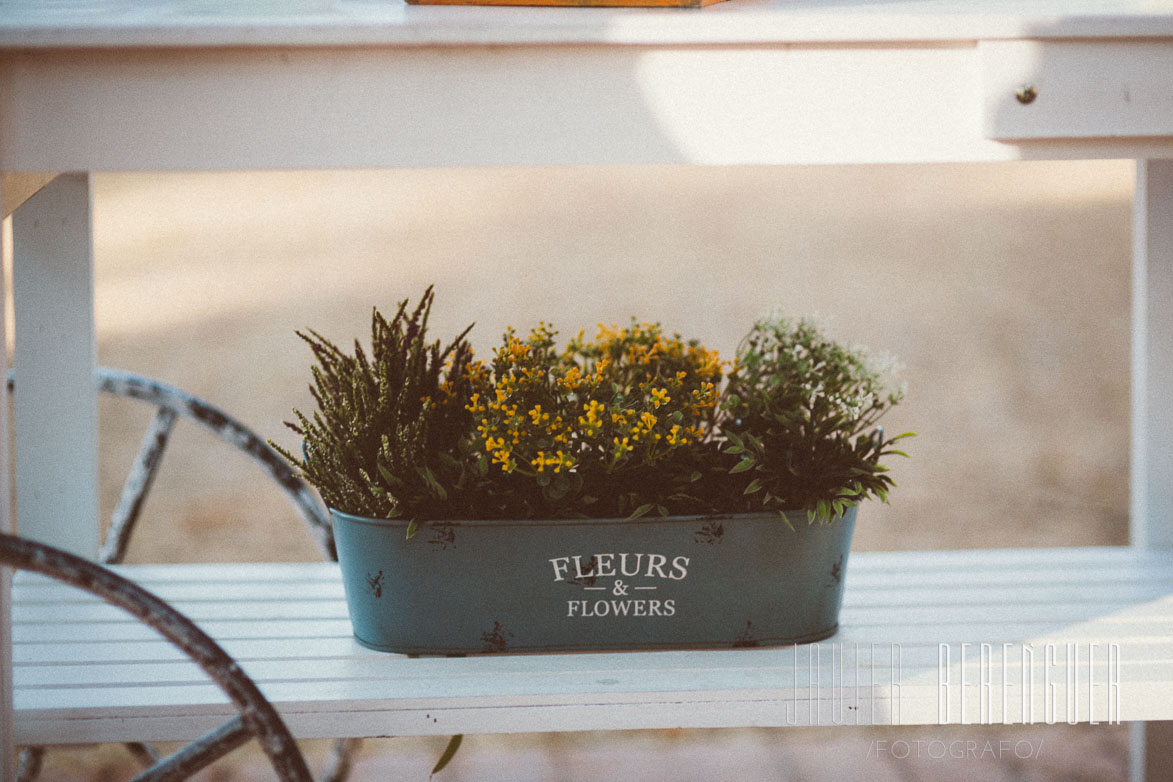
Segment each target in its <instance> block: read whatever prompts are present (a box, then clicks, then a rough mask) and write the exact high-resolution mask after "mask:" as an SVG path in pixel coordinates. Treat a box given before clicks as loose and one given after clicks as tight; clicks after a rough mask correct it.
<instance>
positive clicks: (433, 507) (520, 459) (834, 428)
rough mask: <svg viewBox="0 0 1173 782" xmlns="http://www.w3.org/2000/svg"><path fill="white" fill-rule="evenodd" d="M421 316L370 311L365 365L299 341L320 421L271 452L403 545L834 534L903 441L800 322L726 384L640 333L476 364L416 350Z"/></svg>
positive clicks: (643, 326) (518, 351)
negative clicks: (797, 516) (735, 519)
mask: <svg viewBox="0 0 1173 782" xmlns="http://www.w3.org/2000/svg"><path fill="white" fill-rule="evenodd" d="M432 300H433V292H432V289H431V288H428V290H427V292H426V293H425V294H424V296H423V298H422V299H421V301H420V303H419V304H418V305H417V306H416V308H415V309H414V310H409V309H408V303H407V301H404V302H403V303H401V304H400V305H399V309H398V311H397V312H396V314H395V316H394V317H393V318H391V319H390V320H387V319H385V318H384V317H383V316H382V315H380V314H379V312H378V310H375V311H374V313H373V315H372V322H371V348H370V356H369V358H368V356H367V354H366V352H365V351H364V350H363V348H362V346H361V345H359V344H358V343H357V342H356V343H355V346H354V352H353V355H352V354H348V353H346V352H344V351H342V350H340V349H339V348H337V347H336V346H334V345H333V344H332V343H330V342H329V341H328V340H326V339H325V338H324V337H322V336H320V335H319V334H318V333H317V332H314V331H308V332H307V333H301V332H299V336H301V337H302V339H304V340H305V341H306V342H307V343H308V344H309V346H310V348H311V350H312V351H313V354H314V358H315V359H316V365H315V366H314V367H313V385H312V386H311V391H312V392H313V396H314V401H315V402H316V404H317V410H316V411H315V412H314V413H313V414H312V416H306V415H304V414H302V413H301V412H299V411H297V410H295V411H294V416H295V419H296V421H295V422H294V423H289V424H287V425H288V426H289V427H290V428H291V429H293V431H294V432H296V433H298V434H299V435H300V436H301V437H302V438H303V441H304V448H303V456H302V458H298V457H297V456H295V455H294V454H292V453H289V452H288V451H285V450H282V449H280V448H279V449H278V450H280V451H281V453H282V454H283V455H284V456H285V457H286V458H287V459H289V460H290V461H291V462H293V463H294V464H295V465H296V466H298V467H299V468H300V469H301V471H302V474H303V475H304V476H305V477H306V479H307V480H309V481H310V483H312V484H313V485H315V486H316V487H317V488H318V490H319V491H320V492H321V494H322V498H323V499H324V500H325V502H326V503H327V505H329V506H330V507H332V508H335V509H337V510H340V511H342V512H345V513H350V514H354V515H358V516H369V517H375V518H405V519H408V520H410V521H411V522H412V523H411V524H410V525H409V530H408V534H409V535H410V534H412V533H413V532H414V530H415V528H416V526H417V524H419V523H426V522H428V521H439V520H459V519H474V518H482V519H511V518H513V519H560V518H585V517H596V518H607V517H613V518H614V517H618V518H628V517H630V518H634V517H638V516H642V515H644V514H647V513H656V514H660V515H670V514H675V515H691V514H712V513H734V512H748V511H759V512H760V511H762V510H767V511H778V512H781V511H789V510H797V509H806V510H807V511H808V513H809V516H810V519H811V520H812V521H813V520H814V519H816V518H817V519H819V520H822V521H831V520H832V519H834V518H835V517H837V516H839V515H841V514H842V513H843V512H844V511H845V510H846V509H847V508H848V507H850V506H853V505H856V504H858V503H859V502H860V501H861V500H863V499H865V498H868V497H877V498H879V499H881V500H885V501H886V499H887V492H888V490H889V489H891V487H892V486H893V485H894V484H893V482H892V479H891V477H890V476H889V475H888V472H887V468H886V467H885V466H884V465H882V464H881V461H880V460H881V458H882V457H885V456H889V455H893V454H901V455H903V454H902V452H901V451H898V450H896V449H894V448H893V447H892V445H893V444H894V443H895V442H896V441H898V440H900V439H902V438H904V437H908V436H910V434H903V435H899V436H897V437H893V438H889V439H884V437H883V434H882V430H880V429H879V428H878V426H877V421H878V420H879V419H880V417H881V416H882V415H883V414H884V413H885V412H886V411H887V410H888V409H890V408H891V407H892V406H893V405H896V404H897V403H899V401H900V399H901V398H902V393H903V392H902V391H901V390H899V389H890V388H889V387H888V386H887V385H886V383H887V378H886V375H885V373H884V372H883V371H882V370H881V368H879V367H877V366H876V364H875V362H874V361H872V360H870V359H869V358H868V356H867V354H866V353H865V352H864V351H863V350H862V349H858V348H845V347H842V346H840V345H839V344H837V343H835V342H833V341H832V340H830V339H828V338H827V337H826V336H825V335H824V334H823V333H822V332H821V331H820V330H819V329H818V328H817V327H816V326H815V324H814V323H813V322H812V321H810V320H806V319H802V320H790V319H787V318H783V317H780V316H771V317H767V318H763V319H761V320H759V321H758V322H756V323H755V324H754V326H753V328H752V329H751V331H750V333H749V334H748V335H747V336H746V337H745V339H744V340H743V341H742V343H741V346H740V347H739V349H738V354H737V359H736V361H735V362H734V366H733V369H732V371H731V372H730V373H729V375H728V378H723V369H724V367H723V365H722V362H721V361H720V359H719V357H718V356H717V354H716V352H715V351H711V350H707V349H706V348H704V347H703V346H701V345H700V344H698V343H697V342H695V341H685V340H683V339H682V338H681V337H680V336H679V335H674V336H671V337H669V336H666V335H665V334H664V333H663V331H662V329H661V327H660V326H659V325H658V324H648V323H636V322H635V321H633V322H632V324H631V325H630V326H629V327H627V328H622V329H621V328H618V327H615V326H611V327H607V326H600V327H599V330H598V333H597V335H596V336H595V337H594V339H590V340H588V339H586V338H585V337H584V335H583V334H582V333H581V332H580V333H579V334H578V336H576V337H575V338H573V339H571V340H569V341H568V342H567V344H566V345H565V347H562V348H559V347H558V346H557V343H556V339H555V338H556V332H555V331H554V330H553V328H552V327H550V326H548V325H546V324H541V325H539V326H538V327H537V328H534V329H533V330H532V331H531V332H530V334H529V335H528V336H527V337H526V338H524V339H523V338H521V337H519V336H518V335H517V334H516V333H515V332H514V331H513V330H512V329H510V330H509V331H507V332H506V334H505V336H504V338H503V340H502V343H501V345H500V346H499V347H497V348H496V349H495V350H494V351H493V357H492V360H491V361H490V362H489V363H487V364H486V363H484V362H482V361H478V360H476V359H474V357H473V355H472V350H471V348H470V347H469V345H468V342H467V341H466V340H465V337H466V336H467V334H468V329H466V330H465V331H464V332H462V333H461V334H460V335H459V336H457V337H456V338H455V339H454V340H452V341H451V342H450V343H448V345H447V347H443V348H442V347H441V342H439V341H435V342H430V341H429V340H428V334H427V327H428V315H429V313H430V311H431V306H432ZM469 328H471V326H470V327H469ZM723 380H724V381H725V387H724V389H723V390H722V388H721V385H722V382H723Z"/></svg>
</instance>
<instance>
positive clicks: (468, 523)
mask: <svg viewBox="0 0 1173 782" xmlns="http://www.w3.org/2000/svg"><path fill="white" fill-rule="evenodd" d="M329 511H330V513H333V514H337V515H339V516H343V517H345V518H346V519H347V520H349V521H353V522H358V523H360V524H371V525H373V526H381V527H404V528H406V527H407V526H408V525H409V524H410V523H411V520H410V519H403V518H397V519H376V518H373V517H370V516H358V515H356V514H354V513H347V512H346V511H341V510H338V509H337V508H329ZM783 513H784V514H785V517H786V518H785V520H783V518H782V514H780V513H779V512H777V511H751V512H742V513H703V514H688V515H680V516H675V515H672V516H660V515H655V516H653V515H651V514H647V515H644V516H639V517H637V518H634V519H633V518H630V517H628V518H585V519H430V520H428V521H421V522H419V525H420V527H427V526H435V525H441V524H442V525H444V526H446V527H448V526H452V527H502V528H507V527H533V526H543V527H545V526H549V525H559V524H565V525H567V526H571V525H580V526H604V525H610V524H679V523H681V522H694V521H698V522H701V523H704V522H707V521H736V520H737V519H763V518H774V519H777V521H778V523H779V524H782V525H783V526H786V525H787V522H789V523H790V525H791V526H797V525H795V524H794V522H795V521H796V520H798V519H801V523H802V524H804V525H806V524H810V525H812V526H813V525H815V524H823V523H824V522H819V521H810V520H809V519H808V517H807V512H806V510H788V511H784V512H783ZM842 519H843V517H842V516H836V517H835V518H834V519H833V520H832V521H831V522H830V523H832V524H835V523H838V522H839V521H841V520H842Z"/></svg>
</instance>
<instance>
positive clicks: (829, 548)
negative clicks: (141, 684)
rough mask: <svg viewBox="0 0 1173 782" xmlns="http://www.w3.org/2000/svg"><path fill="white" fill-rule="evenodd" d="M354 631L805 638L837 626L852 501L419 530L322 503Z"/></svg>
mask: <svg viewBox="0 0 1173 782" xmlns="http://www.w3.org/2000/svg"><path fill="white" fill-rule="evenodd" d="M331 513H332V515H333V520H334V534H335V538H336V542H337V546H338V556H339V561H340V562H341V566H342V578H343V583H344V585H345V588H346V600H347V605H348V607H349V609H350V617H351V621H352V623H353V625H354V634H355V637H356V638H357V639H358V641H359V643H361V644H363V645H364V646H367V647H370V648H372V649H379V650H382V651H388V652H403V653H408V654H469V653H479V652H542V651H579V650H581V651H597V650H626V649H693V648H729V647H739V646H768V645H779V644H791V643H806V642H810V641H817V640H819V639H822V638H826V637H827V636H830V635H832V634H834V633H835V631H836V629H837V628H838V616H839V607H840V605H841V603H842V600H843V581H844V575H845V572H846V567H847V556H848V551H849V549H850V546H851V534H852V531H853V529H854V527H855V509H854V508H852V509H850V510H849V511H848V513H847V514H846V515H845V516H844V517H843V518H841V519H838V520H836V521H835V522H834V523H833V524H829V525H826V524H818V523H815V524H808V523H807V518H806V514H805V513H793V514H789V515H788V519H789V521H790V523H791V525H792V526H793V530H792V529H791V528H790V527H789V526H787V524H786V523H785V522H784V521H783V520H782V519H781V518H779V517H778V516H777V514H761V515H732V516H705V517H695V516H694V517H671V518H666V519H665V518H646V517H645V518H641V519H635V520H621V519H601V520H599V519H592V520H581V521H580V520H569V521H567V520H560V521H453V522H446V523H435V522H433V523H432V524H430V525H428V526H422V527H421V528H420V530H419V532H418V533H417V534H416V535H415V536H413V537H412V538H411V539H410V540H409V539H407V537H406V531H407V523H406V522H404V521H397V520H391V521H388V520H380V519H367V518H361V517H358V516H351V515H348V514H345V513H341V512H338V511H331Z"/></svg>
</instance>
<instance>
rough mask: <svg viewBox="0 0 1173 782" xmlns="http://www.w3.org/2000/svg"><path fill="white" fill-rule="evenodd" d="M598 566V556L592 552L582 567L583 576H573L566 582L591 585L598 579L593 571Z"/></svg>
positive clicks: (576, 584)
mask: <svg viewBox="0 0 1173 782" xmlns="http://www.w3.org/2000/svg"><path fill="white" fill-rule="evenodd" d="M598 567H599V560H598V558H597V557H596V556H595V555H594V554H591V558H590V559H588V560H587V561H586V565H585V566H584V567H583V571H584V574H583V576H582V577H581V578H580V577H578V576H575V577H574V578H571V579H567V580H566V583H567V584H574V585H575V586H589V587H593V586H594V585H595V582H596V581H598V580H599V577H598V576H597V575H595V571H596V570H597V569H598Z"/></svg>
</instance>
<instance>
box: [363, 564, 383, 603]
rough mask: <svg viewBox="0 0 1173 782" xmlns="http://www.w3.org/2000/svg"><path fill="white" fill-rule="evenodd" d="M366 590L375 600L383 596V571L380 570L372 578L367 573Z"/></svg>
mask: <svg viewBox="0 0 1173 782" xmlns="http://www.w3.org/2000/svg"><path fill="white" fill-rule="evenodd" d="M367 589H369V590H370V592H371V594H372V595H374V596H375V597H377V598H378V597H382V596H383V571H382V570H380V571H379V572H378V573H377V574H375V575H373V576H372V575H371V574H370V573H367Z"/></svg>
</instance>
